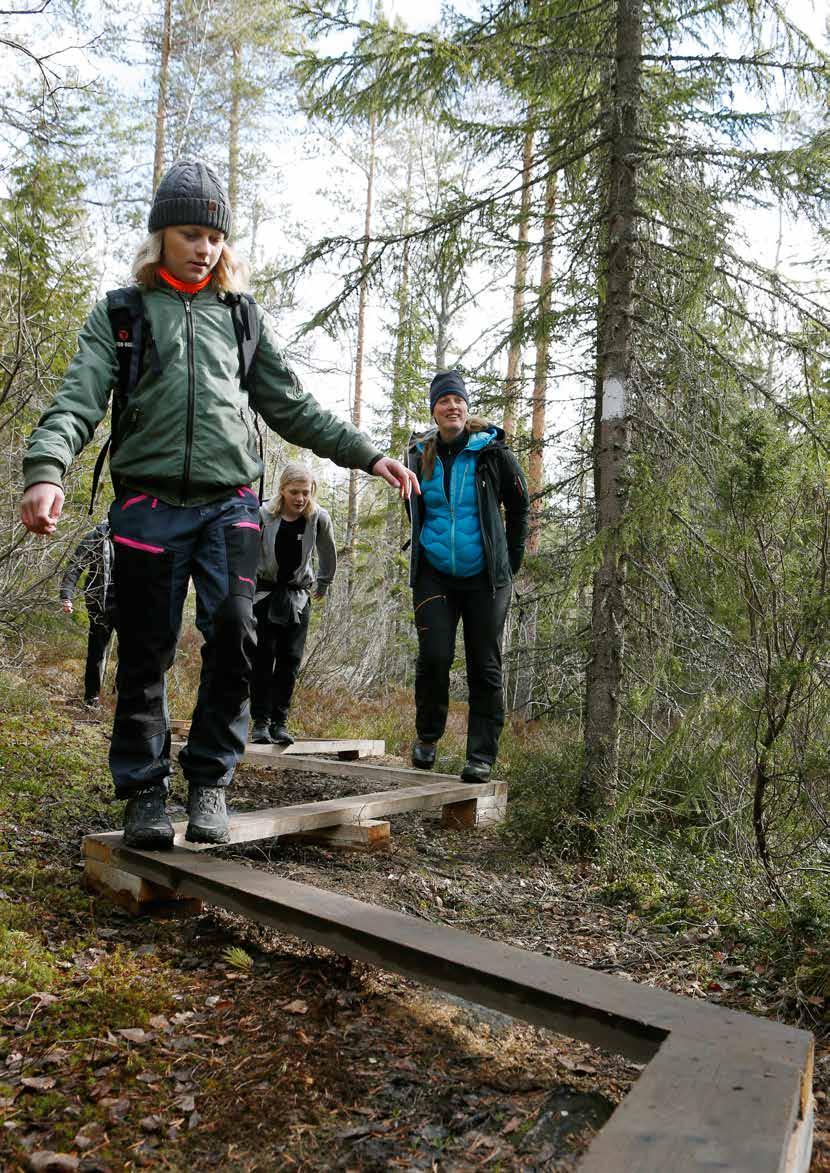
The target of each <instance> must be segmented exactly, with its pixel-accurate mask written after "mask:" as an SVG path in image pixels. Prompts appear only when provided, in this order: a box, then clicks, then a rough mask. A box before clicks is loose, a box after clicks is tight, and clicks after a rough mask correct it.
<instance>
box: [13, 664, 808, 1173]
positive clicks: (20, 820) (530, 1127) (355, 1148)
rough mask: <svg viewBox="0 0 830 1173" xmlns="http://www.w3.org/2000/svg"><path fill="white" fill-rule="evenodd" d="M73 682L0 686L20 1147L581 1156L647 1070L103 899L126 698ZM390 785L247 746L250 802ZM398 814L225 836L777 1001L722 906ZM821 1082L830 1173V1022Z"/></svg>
mask: <svg viewBox="0 0 830 1173" xmlns="http://www.w3.org/2000/svg"><path fill="white" fill-rule="evenodd" d="M0 685H2V680H0ZM65 685H66V681H65V680H64V679H63V676H62V674H55V673H52V674H51V676H49V677H48V678H47V679H41V680H39V681H38V680H35V679H27V680H26V681H22V680H18V681H16V682H13V683H12V684H11V685H9V684H8V683H7V684H6V685H5V688H2V687H0V712H2V713H3V719H2V728H0V1119H1V1120H2V1131H0V1167H2V1168H3V1169H8V1170H18V1169H21V1170H23V1169H47V1168H49V1169H66V1170H73V1169H77V1170H87V1171H88V1173H93V1171H94V1170H113V1171H114V1170H122V1169H131V1168H166V1169H172V1170H182V1171H185V1170H203V1169H204V1170H207V1169H222V1170H240V1171H242V1170H270V1169H297V1170H309V1171H311V1170H321V1171H322V1170H329V1169H343V1170H386V1169H411V1170H417V1169H427V1170H432V1169H436V1170H446V1171H448V1173H449V1171H453V1170H458V1171H463V1170H472V1169H496V1170H535V1169H540V1170H542V1169H545V1170H548V1169H549V1170H569V1169H574V1168H576V1167H577V1164H578V1158H579V1153H580V1152H581V1151H582V1150H583V1149H584V1146H585V1144H586V1143H587V1142H588V1141H589V1140H590V1137H591V1136H592V1135H593V1133H594V1131H595V1130H596V1129H597V1128H598V1127H600V1126H601V1125H602V1123H604V1121H605V1120H606V1119H607V1117H608V1115H609V1114H610V1112H611V1111H612V1110H613V1107H614V1105H615V1104H616V1103H618V1102H619V1100H620V1099H621V1098H622V1097H623V1096H624V1095H625V1092H626V1090H627V1089H628V1087H630V1085H631V1083H632V1082H633V1081H634V1080H635V1079H636V1078H637V1075H638V1071H639V1068H638V1066H637V1065H635V1064H631V1063H627V1062H625V1061H624V1060H622V1059H621V1058H620V1057H619V1056H614V1055H610V1054H607V1053H604V1052H602V1051H599V1050H596V1049H592V1048H590V1047H588V1046H585V1045H583V1044H579V1043H574V1042H573V1041H571V1040H568V1039H565V1038H563V1037H560V1036H557V1035H554V1034H552V1033H551V1032H547V1031H542V1030H539V1029H536V1028H534V1027H530V1026H527V1025H525V1024H519V1023H516V1022H514V1021H513V1020H512V1019H508V1018H505V1017H504V1016H502V1015H499V1014H495V1013H493V1012H490V1011H486V1010H483V1009H482V1008H480V1007H476V1006H473V1005H471V1004H469V1003H466V1002H464V1001H462V1000H460V999H453V998H449V997H447V996H443V995H438V994H435V993H433V992H430V991H428V990H425V989H424V988H423V987H419V986H417V985H416V984H415V983H413V982H410V981H407V980H405V979H403V978H401V977H397V976H394V975H390V974H388V973H386V972H384V971H382V970H378V969H374V968H372V967H369V966H364V965H356V964H350V963H348V962H347V961H345V960H344V959H342V958H339V957H337V956H336V955H334V954H332V953H329V952H327V951H326V950H324V949H320V948H312V947H311V946H308V945H306V944H304V943H302V942H299V941H297V940H296V939H294V938H290V937H287V936H284V935H282V934H278V933H276V932H273V931H271V930H266V929H263V928H260V927H258V926H255V925H252V924H250V923H249V922H247V921H245V920H244V919H243V918H241V917H237V916H234V915H232V914H229V913H225V912H223V911H221V910H215V909H208V910H206V911H205V912H204V913H203V914H202V915H200V916H197V917H193V918H191V919H188V920H181V921H179V920H173V919H167V920H155V919H150V918H141V919H133V918H131V917H130V916H129V915H127V914H126V913H124V912H122V911H121V910H119V909H117V908H114V907H112V906H110V905H108V904H107V903H106V902H103V901H97V900H93V899H92V898H90V897H89V895H88V894H86V893H85V892H84V890H83V888H82V887H81V883H80V851H79V847H80V840H81V838H82V836H83V835H84V834H86V833H88V832H90V831H95V830H104V829H110V828H112V827H117V826H118V825H119V817H120V804H116V803H115V802H113V800H112V798H111V794H110V786H109V781H108V776H107V771H106V751H107V734H108V731H109V727H108V716H109V714H102V715H101V716H99V717H96V716H94V715H91V714H89V713H88V712H87V711H86V710H84V709H83V708H81V707H79V706H73V705H72V704H64V703H60V701H59V698H60V693H61V692H62V691H63V690H64V688H65ZM177 786H178V787H179V789H178V790H177V792H176V793H174V801H176V800H177V801H178V802H179V804H181V800H182V797H183V796H182V793H181V789H180V786H181V783H180V781H179V782H178V783H177ZM370 789H373V787H372V786H371V785H369V784H364V785H358V784H356V781H355V780H354V779H349V780H341V779H337V778H333V777H329V776H319V775H314V774H308V773H300V772H299V771H291V770H269V769H267V768H266V769H259V768H257V769H253V768H251V767H249V766H247V765H245V766H244V767H241V768H240V769H239V771H238V774H237V779H236V781H235V785H234V789H233V797H232V803H233V805H234V806H235V808H236V809H238V810H243V809H256V808H258V807H262V806H270V805H274V804H277V803H279V804H282V803H292V802H297V801H313V800H315V799H321V798H328V797H335V796H340V795H347V794H355V793H362V792H365V791H368V790H370ZM391 822H392V835H393V838H392V850H391V851H389V852H383V853H377V854H368V855H367V854H358V853H343V852H332V851H327V850H324V849H322V848H319V847H312V846H308V845H303V846H300V845H298V844H292V845H282V846H281V845H278V844H276V843H274V842H267V843H260V844H255V845H246V846H241V847H234V848H225V849H223V850H222V851H221V852H220V853H219V854H221V855H223V856H224V857H227V858H234V859H236V860H238V861H240V862H245V863H247V864H248V865H250V866H254V867H258V868H265V869H267V870H271V871H274V872H277V873H279V874H280V875H281V876H283V877H285V878H289V879H293V880H299V881H302V882H304V883H309V884H314V885H316V886H319V887H323V888H330V889H332V890H336V891H338V892H342V893H344V894H348V895H353V896H356V897H358V898H359V899H361V900H364V901H369V902H372V903H377V904H382V905H386V906H388V907H391V908H394V909H397V910H399V911H403V912H406V913H408V914H410V915H413V916H417V917H422V918H425V919H428V920H435V921H440V922H442V923H445V924H449V925H453V926H456V927H459V928H463V929H465V930H467V931H470V932H473V933H477V934H481V935H483V936H486V937H490V938H493V939H497V940H502V941H506V942H508V943H510V944H513V945H517V946H520V947H522V948H526V949H531V950H535V951H538V952H541V953H547V954H550V955H553V956H557V957H559V958H562V959H564V960H567V961H571V962H574V963H576V964H579V965H584V966H590V967H592V968H594V969H598V970H602V971H604V972H608V973H614V974H618V975H619V976H621V977H625V978H629V979H632V980H635V981H638V982H644V983H648V984H653V985H656V986H660V987H662V988H665V989H670V990H673V991H676V992H678V993H682V994H686V995H689V996H692V997H706V998H709V999H711V1000H714V1001H717V1002H719V1003H721V1004H724V1005H730V1006H733V1007H736V1008H739V1009H742V1010H747V1011H750V1012H753V1013H760V1014H770V1015H773V1016H775V1015H776V1014H777V1013H778V1012H780V1010H781V1007H782V1004H783V1002H782V991H781V987H780V983H779V980H778V977H777V975H776V974H775V973H774V972H773V971H772V967H767V966H765V965H764V963H763V961H759V959H758V957H757V955H753V954H751V952H750V951H749V950H748V949H747V947H746V946H745V945H744V944H743V943H742V942H741V941H739V940H733V939H730V937H729V935H728V933H724V931H722V930H721V929H720V928H719V926H718V924H717V922H716V921H715V920H714V919H713V918H711V917H710V918H708V919H707V917H705V916H700V917H697V918H696V919H695V920H694V921H693V922H692V921H690V923H689V924H688V925H687V926H686V927H685V928H683V929H682V930H681V931H679V930H678V926H677V925H676V924H675V925H671V926H668V925H665V924H660V923H657V919H658V918H654V917H649V916H648V915H646V914H644V913H643V911H642V909H641V908H640V907H639V906H638V905H637V902H636V901H634V900H630V899H627V898H626V897H625V892H624V891H621V890H620V886H619V885H614V884H609V883H608V878H607V876H603V875H602V874H600V873H599V872H598V871H597V873H596V874H592V873H590V872H589V873H587V874H584V873H577V872H576V870H575V869H573V868H571V867H569V866H567V865H565V864H558V863H556V862H550V861H544V860H542V859H541V858H537V857H535V856H534V855H532V854H528V853H522V854H517V852H516V850H515V847H514V846H513V845H512V844H511V842H510V840H509V839H505V837H504V836H503V835H501V834H500V833H499V832H498V831H496V830H490V831H476V832H466V833H462V832H448V831H444V830H442V829H441V827H440V824H439V822H438V821H437V819H436V818H434V817H431V816H428V815H427V816H422V815H420V814H418V815H414V814H412V815H399V816H394V817H393V818H392V819H391ZM815 1089H816V1093H817V1106H818V1123H817V1129H816V1144H815V1157H814V1162H813V1169H814V1170H816V1171H819V1170H830V1118H829V1116H828V1095H830V1048H829V1047H828V1046H827V1044H826V1041H821V1040H820V1041H819V1044H818V1048H817V1064H816V1080H815ZM50 1153H51V1154H58V1155H57V1156H55V1155H53V1156H52V1157H49V1156H48V1155H47V1154H50Z"/></svg>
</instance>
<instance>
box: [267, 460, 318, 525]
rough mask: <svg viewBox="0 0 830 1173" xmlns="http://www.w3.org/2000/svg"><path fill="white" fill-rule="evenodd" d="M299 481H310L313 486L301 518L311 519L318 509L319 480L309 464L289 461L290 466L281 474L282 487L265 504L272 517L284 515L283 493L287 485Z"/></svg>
mask: <svg viewBox="0 0 830 1173" xmlns="http://www.w3.org/2000/svg"><path fill="white" fill-rule="evenodd" d="M297 481H308V483H309V484H310V485H311V492H310V493H309V495H308V500H307V501H306V504H305V509H304V510H303V512H302V514H301V515H300V516H301V517H311V516H312V514H313V513H314V511H315V509H316V508H317V479H316V477H315V476H314V473H313V472H312V471H311V469H310V468H309V467H308V465H307V464H303V462H302V461H301V460H289V462H288V464H287V465H286V466H285V468H284V469H283V470H282V472H281V473H280V486H279V488H278V489H277V491H276V493H275V494H274V496H273V497H272V498H271V500H270V501H268V502H266V504H265V511H266V512H267V513H270V514H271V516H272V517H279V515H280V514H281V513H282V506H283V500H282V492H283V489H284V488H285V487H286V485H293V484H295V482H297Z"/></svg>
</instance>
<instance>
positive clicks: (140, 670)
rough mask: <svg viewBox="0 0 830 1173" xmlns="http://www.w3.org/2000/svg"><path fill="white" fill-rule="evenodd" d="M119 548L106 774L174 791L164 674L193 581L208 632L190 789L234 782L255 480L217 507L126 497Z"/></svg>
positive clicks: (125, 786) (243, 713)
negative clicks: (113, 681) (115, 699)
mask: <svg viewBox="0 0 830 1173" xmlns="http://www.w3.org/2000/svg"><path fill="white" fill-rule="evenodd" d="M110 523H111V525H112V540H113V543H114V546H115V568H114V574H115V603H116V614H117V616H118V620H117V624H118V625H117V630H118V675H117V678H116V687H117V689H118V703H117V706H116V710H115V723H114V725H113V731H112V742H111V743H110V770H111V771H112V776H113V780H114V782H115V793H116V796H117V797H118V798H129V797H130V795H131V794H133V793H135V792H136V791H137V790H141V789H143V788H144V787H148V786H158V785H162V786H164V787H167V785H168V779H169V776H170V772H171V763H170V722H169V720H168V712H167V693H166V687H165V675H166V673H167V671H168V669H169V668H170V666H171V665H172V663H173V657H174V655H175V652H176V643H177V642H178V638H179V628H180V626H181V620H182V609H183V607H184V602H185V598H186V596H187V588H188V583H189V582H190V580H191V579H192V580H193V583H194V586H195V587H196V626H197V627H198V628H199V630H200V631H201V633H202V635H203V636H204V637H205V642H204V644H203V646H202V671H201V676H200V679H199V693H198V697H197V699H196V708H195V710H194V712H193V720H192V721H191V723H190V733H189V734H188V739H187V745H186V746H185V747H184V749H183V750H182V752H181V754H180V755H179V765H180V766H181V768H182V772H183V773H184V776H185V778H186V779H187V782H188V784H189V785H190V786H227V785H228V783H229V782H230V781H231V779H232V777H233V772H234V768H235V766H236V763H237V761H238V759H239V758H240V757H241V755H242V753H243V752H244V749H245V742H246V740H247V734H248V693H249V688H250V680H251V668H252V661H253V652H254V642H255V634H254V620H253V598H254V586H255V583H254V578H255V575H256V564H257V558H258V556H259V502H258V500H257V497H256V494H255V493H253V492H252V491H251V490H250V489H248V488H241V489H238V490H237V491H236V492H235V493H234V494H233V495H231V496H229V497H228V498H227V499H225V500H222V501H217V502H214V503H212V504H209V505H183V506H177V505H168V504H166V503H165V502H164V501H159V500H156V499H155V498H150V497H149V496H148V495H147V494H145V493H133V494H130V493H123V494H121V496H119V497H118V498H117V499H116V501H115V502H114V503H113V505H112V507H111V508H110Z"/></svg>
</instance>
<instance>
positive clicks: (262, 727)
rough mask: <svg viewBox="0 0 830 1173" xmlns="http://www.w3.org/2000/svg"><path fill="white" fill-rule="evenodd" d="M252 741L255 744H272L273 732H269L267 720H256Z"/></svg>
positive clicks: (252, 731)
mask: <svg viewBox="0 0 830 1173" xmlns="http://www.w3.org/2000/svg"><path fill="white" fill-rule="evenodd" d="M251 741H252V742H253V743H254V745H271V734H270V733H269V732H268V722H267V721H254V727H253V729H252V730H251Z"/></svg>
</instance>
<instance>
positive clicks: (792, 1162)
mask: <svg viewBox="0 0 830 1173" xmlns="http://www.w3.org/2000/svg"><path fill="white" fill-rule="evenodd" d="M266 748H267V747H266ZM320 764H321V763H320V762H319V761H315V763H314V765H315V767H319V766H320ZM330 764H331V765H332V766H334V767H335V769H336V770H337V771H339V772H342V771H343V768H344V766H343V763H340V762H337V763H334V762H333V763H330ZM292 765H293V763H292ZM354 768H356V769H359V770H360V771H361V774H362V775H363V776H364V777H365V776H366V771H367V770H371V769H373V767H365V766H359V767H358V766H355V767H354ZM378 769H384V768H383V767H378ZM332 772H334V771H332ZM404 773H405V774H406V775H409V776H410V778H411V774H412V772H411V771H404ZM499 788H501V789H499ZM505 791H506V787H504V784H503V783H488V784H487V785H485V786H466V785H464V784H463V783H460V782H458V780H457V779H455V780H453V779H450V780H449V781H442V780H439V779H433V780H431V781H430V782H429V783H423V784H422V785H420V786H412V785H410V786H408V787H403V788H401V789H397V790H387V791H382V792H380V793H377V794H370V795H362V796H358V797H352V798H346V799H334V800H331V801H327V802H320V803H307V804H303V805H300V806H294V807H283V808H279V807H276V808H273V809H271V810H267V811H257V812H254V813H252V814H249V815H237V816H236V817H235V819H234V820H233V822H232V834H233V839H234V842H243V841H246V840H249V839H252V838H264V837H270V836H273V835H280V834H284V833H286V832H294V831H299V830H305V829H309V828H314V827H325V826H334V825H344V824H348V823H349V822H350V821H351V822H356V821H359V820H361V819H371V818H374V817H376V816H377V815H379V814H392V813H395V812H398V811H404V810H413V809H415V810H417V809H434V808H435V807H439V806H440V807H444V808H445V810H446V809H450V810H452V808H453V807H454V806H457V805H459V804H460V805H461V806H462V807H463V806H464V805H465V804H466V806H467V808H468V809H469V807H470V805H472V807H473V808H475V807H476V806H477V804H479V803H484V804H487V803H488V802H489V803H494V804H497V805H502V804H503V802H504V797H505ZM484 809H485V811H486V810H487V807H486V805H485V807H484ZM179 829H180V830H182V829H183V827H180V828H179ZM186 848H187V849H185V846H184V845H183V846H179V847H176V848H174V849H173V850H172V851H170V852H145V851H135V850H132V849H130V848H125V847H124V846H123V843H122V837H121V834H120V832H111V833H108V834H104V835H92V836H88V837H87V838H86V839H85V840H84V854H85V856H86V859H87V868H88V870H89V871H90V878H91V879H93V880H94V879H95V875H97V877H98V880H97V884H98V886H99V887H100V886H101V883H102V882H103V884H104V886H106V881H107V877H110V878H113V877H116V878H117V877H131V878H132V879H133V881H134V882H135V883H136V884H143V885H149V886H150V888H151V890H152V891H153V892H155V893H157V894H158V895H161V896H167V897H178V898H186V899H191V900H195V901H205V902H207V903H209V904H213V905H218V906H219V907H222V908H225V909H228V910H230V911H232V912H236V913H239V914H240V915H242V916H245V917H247V918H249V919H250V920H253V921H256V922H257V923H260V924H263V925H268V926H270V927H272V928H275V929H278V930H281V931H283V932H287V933H291V934H293V935H295V936H297V937H301V938H303V939H304V940H307V941H310V942H312V943H314V944H318V945H324V946H326V947H327V948H329V949H332V950H334V951H335V952H337V953H341V954H343V955H345V956H348V957H352V958H355V959H357V960H360V961H365V962H370V963H372V964H374V965H379V966H382V967H384V968H386V969H389V970H393V971H395V972H397V973H400V974H403V975H405V976H406V977H409V978H414V979H416V980H418V981H421V982H423V983H425V984H426V985H431V986H434V987H436V988H438V989H442V990H447V991H449V992H451V993H454V994H458V995H461V996H462V997H464V998H466V999H468V1000H470V1001H472V1002H477V1003H479V1004H480V1005H482V1006H487V1007H490V1008H492V1009H496V1010H500V1011H503V1012H505V1013H507V1014H512V1015H513V1016H515V1017H516V1018H519V1019H522V1020H524V1021H526V1022H530V1023H534V1024H535V1025H537V1026H541V1027H547V1028H550V1029H551V1030H554V1031H557V1032H559V1033H561V1034H564V1035H568V1036H570V1037H571V1038H574V1039H580V1040H584V1041H585V1042H588V1043H592V1044H595V1045H599V1046H602V1047H606V1048H608V1049H609V1050H612V1051H615V1052H618V1053H620V1054H622V1055H625V1056H627V1057H629V1058H631V1059H634V1060H637V1061H640V1062H643V1061H645V1062H646V1063H647V1066H646V1067H645V1069H644V1071H643V1072H642V1074H641V1076H640V1078H639V1080H638V1081H637V1083H636V1084H635V1085H634V1087H633V1088H632V1090H631V1091H630V1092H629V1094H628V1095H627V1096H626V1098H625V1100H624V1101H623V1103H622V1104H621V1105H620V1107H619V1108H618V1109H617V1110H616V1111H615V1112H614V1114H613V1116H612V1117H611V1119H610V1120H609V1122H608V1123H607V1124H606V1126H605V1127H604V1128H603V1129H602V1130H601V1132H600V1133H599V1134H598V1135H597V1137H596V1138H595V1140H594V1141H593V1143H592V1145H591V1147H590V1150H589V1152H588V1154H587V1156H586V1157H585V1158H584V1160H583V1162H582V1164H581V1166H580V1169H581V1171H582V1173H696V1171H698V1170H729V1171H731V1173H807V1170H808V1168H809V1162H810V1151H811V1145H812V1114H813V1101H812V1090H811V1087H812V1055H813V1039H812V1035H810V1034H809V1033H808V1032H807V1031H802V1030H795V1029H793V1028H791V1027H787V1026H782V1025H780V1024H778V1023H774V1022H769V1021H767V1020H765V1019H759V1018H754V1017H752V1016H750V1015H746V1014H740V1013H737V1012H733V1011H728V1010H724V1009H722V1008H721V1007H717V1006H713V1005H710V1004H709V1003H706V1002H703V1001H695V1000H692V999H688V998H682V997H679V996H677V995H674V994H669V993H666V992H664V991H661V990H655V989H652V988H650V987H647V986H641V985H637V984H635V983H633V982H627V981H625V980H622V979H620V978H617V977H612V976H609V975H607V974H602V973H596V972H594V971H592V970H588V969H583V968H580V967H578V966H574V965H569V964H567V963H565V962H561V961H557V960H555V959H551V958H549V957H543V956H541V955H540V954H537V953H531V952H527V951H524V950H520V949H514V948H511V947H510V946H508V945H504V944H502V943H501V942H496V941H489V940H486V939H484V938H482V937H476V936H472V935H470V934H468V933H464V932H460V931H459V930H457V929H452V928H448V927H446V926H443V925H438V924H433V923H431V922H428V921H423V920H420V919H418V918H416V917H411V916H404V915H402V914H401V913H397V912H394V911H392V910H391V909H387V908H383V907H378V906H376V905H370V904H365V903H362V902H360V901H357V900H353V899H351V898H350V897H347V896H340V895H338V894H336V893H333V892H326V891H323V890H321V889H318V888H314V887H311V886H309V885H306V884H298V883H295V882H293V881H290V880H284V879H281V878H280V877H278V876H275V875H273V874H270V873H266V872H261V871H257V870H256V869H255V868H252V867H246V866H244V865H242V864H239V863H235V862H231V861H226V860H220V859H216V858H215V857H211V856H209V855H207V854H204V853H203V852H200V851H198V850H194V849H193V846H192V845H190V844H187V845H186Z"/></svg>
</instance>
